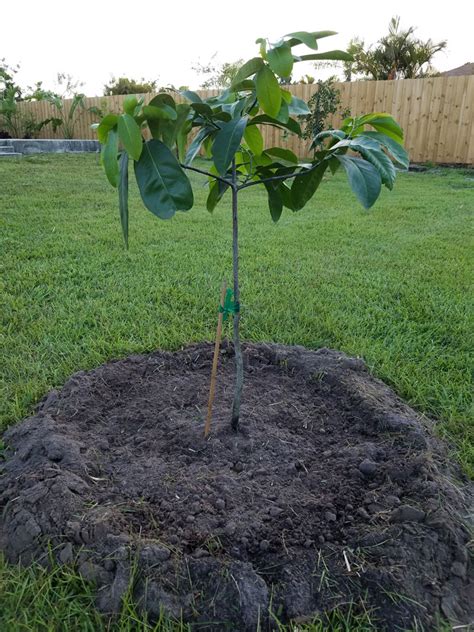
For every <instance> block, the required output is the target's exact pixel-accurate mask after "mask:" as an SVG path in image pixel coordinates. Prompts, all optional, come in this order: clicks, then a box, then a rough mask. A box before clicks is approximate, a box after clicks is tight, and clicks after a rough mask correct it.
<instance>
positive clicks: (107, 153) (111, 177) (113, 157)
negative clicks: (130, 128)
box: [101, 129, 119, 187]
mask: <svg viewBox="0 0 474 632" xmlns="http://www.w3.org/2000/svg"><path fill="white" fill-rule="evenodd" d="M118 141H119V139H118V132H117V130H116V129H111V130H109V133H108V135H107V142H106V143H105V145H102V152H101V158H102V164H103V166H104V171H105V175H106V176H107V180H108V181H109V182H110V184H111V185H112V186H113V187H117V185H118V178H119V168H118V161H117V154H118Z"/></svg>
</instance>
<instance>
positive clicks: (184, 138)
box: [176, 104, 192, 162]
mask: <svg viewBox="0 0 474 632" xmlns="http://www.w3.org/2000/svg"><path fill="white" fill-rule="evenodd" d="M183 105H184V104H183ZM191 129H192V123H191V121H188V120H186V121H185V122H184V123H183V125H182V126H181V127H180V128H179V130H178V133H177V135H176V146H177V148H178V157H179V161H180V162H184V161H185V159H186V145H187V143H188V135H189V132H190V131H191Z"/></svg>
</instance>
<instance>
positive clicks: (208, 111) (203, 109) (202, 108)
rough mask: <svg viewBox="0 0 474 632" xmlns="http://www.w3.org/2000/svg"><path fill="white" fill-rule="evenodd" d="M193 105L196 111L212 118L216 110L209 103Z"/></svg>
mask: <svg viewBox="0 0 474 632" xmlns="http://www.w3.org/2000/svg"><path fill="white" fill-rule="evenodd" d="M191 107H192V108H193V110H194V111H195V112H197V113H198V114H200V115H201V116H206V117H208V118H212V116H213V114H214V112H213V111H212V108H210V107H209V106H208V105H207V103H191Z"/></svg>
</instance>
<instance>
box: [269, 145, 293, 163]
mask: <svg viewBox="0 0 474 632" xmlns="http://www.w3.org/2000/svg"><path fill="white" fill-rule="evenodd" d="M265 153H266V154H268V155H270V156H272V157H275V158H278V159H279V160H281V161H283V162H284V163H288V164H290V165H297V164H298V157H297V156H296V154H294V153H293V152H292V151H291V150H290V149H285V148H283V147H270V149H265Z"/></svg>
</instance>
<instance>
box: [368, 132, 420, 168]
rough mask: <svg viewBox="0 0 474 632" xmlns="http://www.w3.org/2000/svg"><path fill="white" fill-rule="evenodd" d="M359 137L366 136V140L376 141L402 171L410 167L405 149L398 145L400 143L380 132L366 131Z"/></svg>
mask: <svg viewBox="0 0 474 632" xmlns="http://www.w3.org/2000/svg"><path fill="white" fill-rule="evenodd" d="M360 136H367V137H368V138H373V139H374V140H376V141H378V142H379V143H380V144H381V145H383V146H384V147H385V149H386V150H387V151H388V153H389V154H390V155H391V156H392V158H393V160H394V161H395V163H396V164H398V165H399V166H400V167H402V168H403V169H408V167H409V166H410V160H409V158H408V154H407V152H406V151H405V149H404V148H403V147H402V146H401V145H400V143H398V142H397V141H395V140H393V139H392V138H390V137H389V136H387V135H386V134H383V133H381V132H370V131H368V132H362V133H361V134H360Z"/></svg>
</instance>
